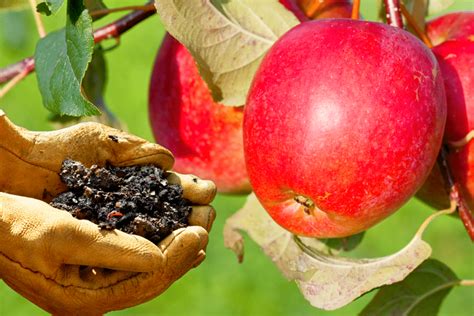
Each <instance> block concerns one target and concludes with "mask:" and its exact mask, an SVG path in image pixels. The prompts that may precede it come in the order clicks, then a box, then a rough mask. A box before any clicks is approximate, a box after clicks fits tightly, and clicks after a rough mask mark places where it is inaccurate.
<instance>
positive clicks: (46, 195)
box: [0, 111, 216, 315]
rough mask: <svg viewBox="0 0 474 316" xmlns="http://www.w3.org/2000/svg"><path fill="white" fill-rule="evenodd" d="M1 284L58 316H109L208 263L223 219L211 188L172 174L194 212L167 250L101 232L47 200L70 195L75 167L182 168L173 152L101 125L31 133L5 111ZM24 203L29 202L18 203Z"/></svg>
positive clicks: (0, 172) (0, 122)
mask: <svg viewBox="0 0 474 316" xmlns="http://www.w3.org/2000/svg"><path fill="white" fill-rule="evenodd" d="M0 135H2V136H1V137H0V191H3V192H7V193H0V278H2V279H3V280H4V281H5V282H6V283H7V284H8V285H10V286H11V287H12V288H13V289H15V290H16V291H17V292H19V293H20V294H22V295H23V296H25V297H26V298H28V299H29V300H31V301H32V302H34V303H35V304H37V305H38V306H40V307H42V308H44V309H45V310H47V311H48V312H51V313H53V314H68V315H73V314H81V315H100V314H103V313H105V312H107V311H110V310H117V309H122V308H126V307H130V306H134V305H137V304H140V303H142V302H145V301H147V300H149V299H151V298H153V297H155V296H157V295H159V294H160V293H162V292H163V291H164V290H166V289H167V288H168V287H169V286H170V285H171V284H172V283H173V282H174V281H175V280H177V279H178V278H180V277H181V276H182V275H183V274H185V273H186V272H187V271H188V270H189V269H191V268H192V267H195V266H197V265H199V263H200V262H201V261H202V260H203V259H204V257H205V247H206V245H207V238H208V231H209V230H210V228H211V225H212V222H213V220H214V217H215V213H214V210H213V209H212V207H211V206H209V205H208V204H209V203H210V202H211V201H212V199H213V198H214V195H215V191H216V190H215V186H214V184H213V183H212V182H210V181H204V180H200V179H198V178H196V177H194V176H188V175H180V174H177V173H173V172H169V174H168V180H169V182H172V183H181V184H182V185H183V191H184V193H183V195H184V197H185V198H187V199H188V200H190V201H191V202H192V204H193V205H195V206H193V211H192V213H191V215H190V217H189V224H190V225H191V226H188V227H186V228H184V229H179V230H176V231H174V232H173V233H172V234H171V235H170V236H168V237H167V238H166V239H165V240H163V241H162V242H160V243H159V244H158V245H154V244H153V243H151V242H150V241H148V240H146V239H144V238H142V237H140V236H134V235H129V234H126V233H123V232H121V231H117V230H113V231H106V230H100V229H99V228H98V227H97V226H96V225H95V224H93V223H91V222H89V221H86V220H78V219H75V218H73V217H72V216H71V215H70V214H69V213H67V212H65V211H62V210H58V209H55V208H53V207H51V206H50V205H49V204H47V203H45V202H43V201H41V200H40V199H43V200H46V201H48V200H50V199H51V198H52V197H54V196H55V195H56V194H58V193H60V192H62V191H64V190H65V186H64V185H63V184H62V182H61V180H60V179H59V176H58V172H59V170H60V168H61V163H62V161H63V160H64V159H66V158H71V159H74V160H78V161H80V162H82V163H83V164H84V165H86V166H87V167H90V165H92V164H98V165H105V164H106V163H110V164H112V165H116V166H125V165H135V164H154V165H158V166H159V167H161V168H163V169H165V170H168V169H170V168H171V166H172V164H173V157H172V155H171V153H170V152H169V151H168V150H166V149H165V148H163V147H161V146H159V145H156V144H151V143H149V142H147V141H145V140H143V139H140V138H138V137H135V136H132V135H130V134H127V133H124V132H120V131H118V130H115V129H112V128H109V127H106V126H104V125H100V124H96V123H86V124H79V125H76V126H73V127H71V128H67V129H63V130H58V131H54V132H30V131H27V130H24V129H22V128H19V127H17V126H15V125H13V124H12V123H11V122H10V121H9V120H8V119H7V118H6V116H5V115H4V113H3V112H1V111H0ZM8 193H11V194H8ZM13 194H19V195H24V196H19V195H13Z"/></svg>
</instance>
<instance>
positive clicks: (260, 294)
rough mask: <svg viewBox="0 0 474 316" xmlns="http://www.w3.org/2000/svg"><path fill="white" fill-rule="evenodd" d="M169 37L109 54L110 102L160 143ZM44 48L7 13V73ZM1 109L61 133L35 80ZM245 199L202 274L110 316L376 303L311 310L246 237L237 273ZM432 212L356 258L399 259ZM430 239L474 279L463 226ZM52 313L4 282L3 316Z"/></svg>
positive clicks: (229, 202)
mask: <svg viewBox="0 0 474 316" xmlns="http://www.w3.org/2000/svg"><path fill="white" fill-rule="evenodd" d="M376 3H377V1H375V0H372V1H369V0H365V1H362V14H363V16H364V17H365V18H366V19H370V20H373V19H375V18H376V10H377V9H376V8H377V4H376ZM107 4H108V5H109V6H110V7H118V6H123V5H130V4H135V5H136V4H139V2H137V1H124V0H115V1H113V2H107ZM473 9H474V4H473V1H472V0H462V1H460V0H457V1H455V4H454V5H453V6H452V7H450V8H449V10H447V11H445V12H448V11H458V10H473ZM62 11H64V8H63V10H62ZM445 12H443V13H445ZM63 14H64V12H62V13H60V14H59V16H55V17H49V18H44V19H43V20H44V22H45V25H46V29H47V31H52V30H55V29H58V28H59V27H61V26H62V24H63V21H64V18H63ZM119 16H120V13H119V14H114V15H112V16H109V17H107V18H106V19H104V20H103V21H100V23H99V24H103V23H106V22H108V21H111V20H113V19H116V18H118V17H119ZM163 34H164V30H163V27H162V25H161V24H160V21H159V18H158V17H157V16H154V17H152V18H150V19H149V20H147V21H145V22H144V23H142V24H140V25H138V26H137V27H135V28H134V29H133V30H131V31H130V32H129V33H127V34H125V35H124V36H123V37H122V39H121V43H120V46H119V47H118V48H117V49H114V50H112V51H110V52H108V53H107V55H106V58H107V62H108V67H109V73H108V76H109V77H108V85H107V92H106V97H105V98H106V101H107V103H108V104H109V106H110V108H111V110H112V111H113V112H114V113H115V114H116V115H117V116H118V117H119V118H120V119H121V120H122V121H123V122H125V123H126V125H127V126H128V129H129V131H130V132H132V133H135V134H137V135H139V136H141V137H144V138H146V139H148V140H153V137H152V134H151V130H150V126H149V122H148V116H147V91H148V80H149V77H150V74H151V69H152V65H153V61H154V57H155V54H156V51H157V50H158V47H159V45H160V41H161V38H162V36H163ZM36 41H37V32H36V29H35V25H34V21H33V18H32V16H31V12H30V11H29V10H25V11H18V12H9V13H6V12H0V67H4V66H6V65H8V64H10V63H13V62H15V61H18V60H20V59H22V58H24V57H27V56H29V55H31V54H32V53H33V52H34V47H35V43H36ZM108 44H110V45H112V44H113V42H111V43H106V45H108ZM0 108H1V109H3V110H4V111H5V112H6V113H7V114H8V116H9V117H10V119H11V120H13V121H14V122H15V123H17V124H19V125H21V126H24V127H26V128H28V129H32V130H51V129H54V128H55V127H54V126H53V125H51V124H50V123H49V122H48V112H47V111H46V110H45V109H44V108H43V107H42V104H41V97H40V94H39V92H38V89H37V82H36V76H35V75H34V74H33V75H30V76H28V78H26V79H25V80H24V81H23V82H21V83H20V84H18V85H17V86H16V87H15V88H14V89H13V90H12V91H10V92H9V93H8V94H7V95H6V97H4V98H3V99H0ZM0 137H2V135H0ZM244 200H245V198H244V197H238V196H218V197H217V199H216V201H215V202H214V203H213V205H214V207H215V208H216V210H217V214H218V217H217V220H216V223H215V225H214V228H213V231H212V232H211V235H210V244H209V247H208V252H207V259H206V260H205V261H204V263H203V264H202V265H201V266H199V268H197V269H194V270H192V271H190V272H189V273H188V274H187V275H185V276H184V277H183V278H182V279H180V280H179V281H177V282H176V283H175V284H173V285H172V286H171V287H170V288H169V289H168V291H166V293H164V294H162V295H161V296H159V297H157V298H156V299H154V300H152V301H150V302H148V303H146V304H143V305H140V306H137V307H134V308H130V309H127V310H123V311H119V312H114V313H111V314H114V315H262V316H263V315H272V316H276V315H355V314H357V313H358V312H359V311H360V310H361V309H362V308H363V307H364V306H365V305H366V304H367V303H368V302H369V301H370V299H371V298H372V296H373V294H374V293H369V294H368V295H365V296H364V297H362V298H360V299H358V300H357V301H355V302H353V303H351V304H350V305H348V306H346V307H344V308H341V309H339V310H336V311H330V312H329V311H322V310H318V309H316V308H313V307H312V306H311V305H310V304H309V303H308V302H306V301H305V299H304V298H303V297H302V295H300V293H299V291H298V289H297V286H296V284H295V283H293V282H288V281H287V280H285V279H284V278H283V277H282V275H281V274H280V273H279V272H278V270H277V269H276V267H275V266H274V265H273V264H272V262H271V261H270V260H269V259H268V258H267V257H265V255H264V254H263V253H262V251H261V250H260V249H259V247H258V246H256V245H255V244H254V243H253V242H252V241H251V240H250V239H248V238H246V244H245V247H246V248H245V260H244V262H243V263H242V264H238V263H237V260H236V258H235V256H234V254H233V253H232V252H231V251H229V250H227V249H225V248H224V245H223V238H222V228H223V225H224V222H225V220H226V218H227V217H228V216H230V215H231V214H233V213H234V212H235V211H236V210H238V209H239V208H240V207H241V206H242V205H243V203H244ZM431 212H432V210H431V209H430V208H429V207H428V206H426V205H424V204H422V203H420V202H419V201H417V200H415V199H413V200H412V201H410V202H409V203H408V204H407V205H405V206H404V207H403V208H402V209H401V210H400V211H398V212H397V213H396V214H394V215H392V216H391V217H390V218H388V219H387V220H385V221H384V222H382V223H381V224H379V225H377V226H376V227H374V228H372V229H370V230H369V231H368V232H367V234H366V237H365V239H364V241H363V242H362V244H361V246H360V247H359V248H357V249H356V250H355V251H354V252H352V253H351V254H350V255H351V256H356V257H376V256H383V255H388V254H390V253H393V252H394V251H397V250H398V249H400V248H402V247H403V246H404V245H405V244H406V243H407V242H408V241H409V240H410V239H411V237H412V236H413V234H414V233H415V231H416V229H417V227H418V226H419V225H420V223H421V222H422V221H423V219H424V218H426V217H427V216H428V215H429V214H431ZM425 239H426V240H427V241H428V242H429V243H430V244H431V245H432V247H433V257H434V258H436V259H439V260H441V261H443V262H444V263H446V264H447V265H449V266H450V267H451V268H452V269H453V271H454V272H455V273H456V274H457V275H458V277H460V278H469V279H472V278H474V252H473V249H474V248H473V246H472V244H471V242H470V241H469V238H468V236H467V234H466V232H465V230H464V228H463V226H462V224H461V222H460V221H459V220H458V219H455V218H451V217H443V218H439V219H437V220H436V221H435V222H434V223H433V224H432V225H431V226H430V228H429V229H428V231H427V232H426V234H425ZM45 314H46V313H44V312H43V311H42V310H41V309H39V308H37V307H36V306H35V305H33V304H31V303H29V302H28V301H27V300H26V299H24V298H23V297H21V296H20V295H18V294H16V293H15V292H14V291H12V290H11V289H10V288H8V287H7V286H6V285H5V284H4V283H2V282H0V315H2V316H3V315H45ZM441 314H442V315H474V289H473V288H466V287H462V288H461V287H458V288H455V289H453V291H452V292H451V293H450V294H449V296H448V297H447V299H446V301H445V302H444V303H443V305H442V308H441Z"/></svg>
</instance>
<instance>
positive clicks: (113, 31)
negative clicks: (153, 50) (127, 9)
mask: <svg viewBox="0 0 474 316" xmlns="http://www.w3.org/2000/svg"><path fill="white" fill-rule="evenodd" d="M145 8H146V9H145ZM155 13H156V10H155V7H154V6H152V5H151V4H150V3H147V4H146V5H144V6H142V7H140V9H139V10H135V11H133V12H131V13H129V14H127V15H124V16H123V17H121V18H120V19H118V20H116V21H114V22H112V23H110V24H107V25H105V26H103V27H101V28H99V29H97V30H95V31H94V42H95V43H99V42H101V41H103V40H106V39H110V38H118V37H119V36H120V35H122V34H123V33H125V32H126V31H128V30H129V29H131V28H132V27H134V26H135V25H137V24H138V23H140V22H142V21H143V20H145V19H147V18H148V17H150V16H152V15H154V14H155ZM34 70H35V62H34V59H33V57H27V58H25V59H23V60H21V61H19V62H16V63H14V64H11V65H8V66H6V67H4V68H0V84H1V83H5V82H8V81H10V80H16V79H15V78H19V77H20V74H21V78H24V77H26V76H27V75H29V74H30V73H32V72H33V71H34ZM18 81H19V80H18ZM18 81H16V82H15V81H14V83H15V84H16V83H17V82H18ZM9 89H11V87H9Z"/></svg>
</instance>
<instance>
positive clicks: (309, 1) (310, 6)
mask: <svg viewBox="0 0 474 316" xmlns="http://www.w3.org/2000/svg"><path fill="white" fill-rule="evenodd" d="M298 3H299V6H300V8H301V9H302V10H303V12H304V14H305V15H306V16H307V17H308V18H311V17H312V16H314V15H315V14H316V12H317V11H318V9H319V7H320V5H321V3H322V2H321V1H319V0H299V1H298Z"/></svg>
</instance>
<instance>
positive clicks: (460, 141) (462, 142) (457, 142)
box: [448, 130, 474, 149]
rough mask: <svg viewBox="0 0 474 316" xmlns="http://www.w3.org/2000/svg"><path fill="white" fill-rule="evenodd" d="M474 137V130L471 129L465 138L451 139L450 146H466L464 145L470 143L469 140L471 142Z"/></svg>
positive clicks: (456, 147)
mask: <svg viewBox="0 0 474 316" xmlns="http://www.w3.org/2000/svg"><path fill="white" fill-rule="evenodd" d="M473 138H474V130H471V131H469V133H467V134H466V136H464V137H463V138H461V139H458V140H455V141H450V142H448V146H449V147H450V148H454V149H458V148H461V147H464V146H466V145H467V144H469V142H470V141H471V140H472V139H473Z"/></svg>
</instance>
